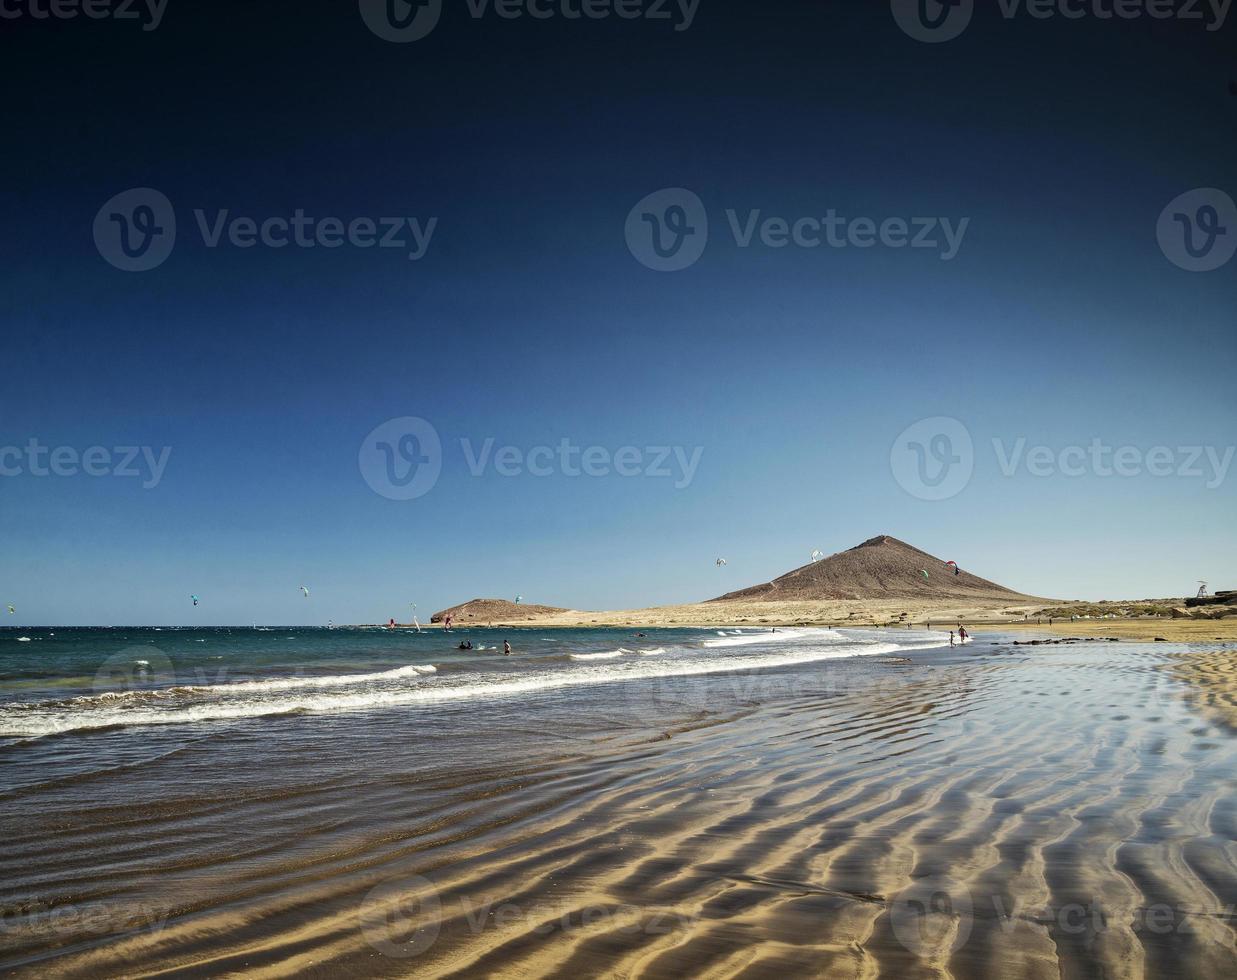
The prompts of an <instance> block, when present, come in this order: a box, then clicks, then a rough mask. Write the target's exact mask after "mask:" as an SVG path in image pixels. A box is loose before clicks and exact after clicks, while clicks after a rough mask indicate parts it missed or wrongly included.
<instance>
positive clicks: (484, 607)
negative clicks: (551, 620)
mask: <svg viewBox="0 0 1237 980" xmlns="http://www.w3.org/2000/svg"><path fill="white" fill-rule="evenodd" d="M561 612H567V610H566V609H561V608H559V607H558V606H538V605H535V604H530V605H526V604H524V603H522V602H511V601H510V600H509V599H472V600H470V601H469V602H462V603H460V604H459V605H458V606H451V607H450V608H449V609H441V610H439V611H438V612H436V613H434V615H432V616H431V617H430V622H431V623H441V622H443V621H444V620H445V619H446V618H447V617H448V616H450V617H451V619H452V621H453V623H455V624H456V625H459V626H488V625H490V624H491V623H493V624H503V623H516V622H520V621H522V620H528V619H535V618H537V617H538V616H550V615H553V614H555V613H561Z"/></svg>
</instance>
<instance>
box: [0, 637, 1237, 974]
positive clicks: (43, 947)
mask: <svg viewBox="0 0 1237 980" xmlns="http://www.w3.org/2000/svg"><path fill="white" fill-rule="evenodd" d="M1011 640H1012V638H998V640H997V642H996V643H994V644H991V645H990V644H987V643H984V642H982V641H981V642H977V643H975V644H973V645H971V646H969V647H967V648H964V649H962V650H957V651H944V652H936V651H931V652H926V653H915V654H912V655H911V656H909V657H908V658H905V662H904V661H902V660H900V659H894V658H888V659H886V660H884V661H883V662H873V663H871V664H865V665H863V670H862V672H860V671H859V670H855V671H852V672H851V675H847V674H845V673H839V672H838V670H837V668H836V667H833V666H820V667H818V668H815V669H816V670H818V672H819V673H820V679H819V680H820V682H819V683H804V682H799V681H797V682H796V683H795V684H793V685H789V686H788V685H786V684H783V683H778V684H770V683H764V684H761V683H755V682H753V681H752V680H751V679H749V680H748V681H746V682H745V685H746V686H745V687H743V689H742V690H741V691H740V693H739V695H738V696H733V692H734V690H735V689H734V687H733V685H732V686H731V687H730V688H727V689H723V688H721V687H718V686H716V685H718V684H720V683H722V679H721V678H719V677H717V676H716V675H715V676H714V677H713V678H711V679H709V683H710V684H712V685H715V686H714V687H712V688H709V689H708V690H706V692H705V697H704V698H703V699H701V698H700V697H699V692H698V691H697V693H696V694H695V695H693V698H692V701H691V704H692V705H698V704H704V705H705V708H704V710H701V711H698V712H696V713H695V716H694V718H693V719H689V720H688V721H687V722H686V723H684V724H682V725H679V726H677V727H675V728H673V729H666V730H664V731H659V732H654V733H650V732H649V731H648V730H646V729H645V728H644V727H643V726H642V725H641V724H637V723H634V722H632V723H629V724H625V723H624V721H623V719H627V718H632V717H634V716H635V715H637V714H639V709H640V705H639V704H636V703H633V702H628V701H623V700H621V699H619V700H616V702H615V705H614V717H613V718H610V719H604V721H605V722H606V725H608V726H609V731H610V733H609V734H608V735H607V736H606V737H605V738H604V739H601V740H594V741H587V740H584V739H582V740H581V741H580V743H579V746H578V748H579V750H578V751H572V752H567V753H560V754H558V755H556V756H555V757H543V756H538V755H537V754H536V753H535V752H533V753H528V754H525V753H523V752H522V751H521V749H522V747H523V746H525V745H526V744H527V745H535V744H536V742H537V734H538V733H537V732H536V731H533V732H522V731H519V730H513V731H512V732H511V733H510V735H509V745H510V751H509V754H504V753H496V752H494V751H493V750H492V749H487V750H485V752H484V753H481V754H480V755H479V754H478V753H473V752H469V751H466V750H460V751H458V753H456V754H455V755H454V756H453V758H451V759H449V760H447V761H448V762H449V763H450V764H449V765H445V766H444V767H442V768H438V769H418V770H417V771H410V772H397V771H396V768H397V767H395V765H394V761H393V760H392V761H389V762H388V765H387V767H386V768H385V769H383V768H381V767H379V768H378V771H376V772H375V771H374V767H375V765H376V764H377V761H378V760H374V759H371V758H367V757H366V755H365V750H364V746H363V745H362V744H358V745H356V746H355V747H351V748H348V747H344V746H341V747H340V751H341V752H347V751H351V752H353V753H354V754H355V761H356V770H357V773H356V778H355V779H353V780H352V781H351V782H349V781H343V782H342V783H335V782H331V781H324V782H323V783H322V784H321V785H317V786H315V785H304V786H299V787H295V788H287V787H280V788H278V789H274V788H272V789H271V790H270V792H267V793H264V792H261V791H258V790H254V791H252V792H250V793H247V794H238V795H236V796H235V797H234V798H231V799H221V798H209V799H208V798H200V799H196V800H195V802H193V803H192V804H191V805H190V804H186V803H184V802H183V801H182V802H178V801H177V800H175V799H171V798H169V799H168V800H167V801H165V803H164V804H163V805H162V806H155V805H147V806H144V807H142V808H141V809H138V810H134V809H128V808H121V807H112V808H106V809H105V808H101V807H96V806H92V805H91V804H90V803H89V792H88V789H87V790H86V792H85V793H84V794H83V792H82V789H81V788H77V789H67V788H65V787H59V788H49V789H47V790H46V791H45V792H46V794H47V796H48V798H49V800H52V799H55V798H56V796H57V794H60V795H61V796H62V797H63V795H64V794H65V793H66V792H75V793H78V794H79V796H80V798H81V799H82V800H83V803H82V806H81V807H80V810H79V812H76V813H73V814H70V813H67V812H64V811H60V812H59V815H58V817H57V819H56V820H55V821H53V822H52V823H50V825H47V826H25V827H17V826H10V825H6V826H5V828H4V830H5V833H6V841H7V845H8V846H7V847H6V854H5V856H4V857H2V858H0V873H2V874H3V875H4V877H5V879H6V880H8V881H9V883H10V884H9V885H8V886H7V887H6V892H9V891H10V890H11V891H13V893H14V894H21V895H23V896H25V898H24V901H25V902H26V903H27V904H29V903H31V902H34V901H35V898H34V896H36V895H38V896H42V900H43V901H44V902H46V903H47V904H48V907H47V908H46V909H42V910H40V909H34V910H31V909H27V910H26V911H25V912H24V913H22V912H21V911H20V910H19V909H18V908H17V907H18V906H19V905H20V902H21V901H23V899H18V898H15V897H9V896H6V902H5V905H6V915H5V922H6V923H7V929H6V931H5V934H4V937H3V946H0V963H4V964H6V965H7V966H8V967H9V968H10V969H11V970H14V971H15V972H16V973H17V974H18V975H29V976H35V975H37V976H44V977H46V976H66V977H67V976H73V977H85V976H104V975H118V974H123V975H125V976H134V977H136V976H153V975H196V976H207V975H209V976H239V975H242V974H244V975H246V976H272V977H274V976H288V975H293V974H297V975H306V976H321V977H328V976H330V977H337V976H358V977H359V976H411V975H416V976H450V977H486V976H525V977H534V976H562V977H580V976H612V977H636V976H642V977H658V978H661V977H665V978H679V977H684V976H704V977H752V978H755V977H787V976H791V977H800V976H804V977H806V976H814V977H815V976H825V977H897V978H907V977H951V976H952V977H958V978H977V980H978V978H990V977H1036V978H1038V977H1043V978H1049V977H1053V978H1055V977H1098V976H1105V977H1129V978H1137V977H1190V978H1197V977H1221V976H1231V975H1233V973H1234V971H1235V970H1237V936H1235V933H1234V918H1233V914H1232V913H1233V905H1234V903H1235V902H1237V853H1235V851H1234V845H1233V840H1234V838H1235V837H1237V791H1235V790H1237V787H1235V780H1234V773H1235V772H1237V766H1235V764H1237V738H1235V737H1234V735H1233V733H1232V732H1230V731H1229V730H1227V729H1226V728H1225V727H1224V726H1223V725H1222V724H1221V723H1220V721H1219V719H1217V718H1215V717H1214V716H1212V715H1210V714H1208V713H1207V711H1206V710H1205V709H1206V708H1207V705H1204V704H1200V703H1199V699H1198V696H1197V691H1198V690H1199V689H1200V688H1199V687H1198V686H1196V685H1195V684H1193V683H1186V682H1185V681H1184V680H1183V679H1182V678H1183V676H1185V675H1184V674H1183V673H1182V671H1183V670H1185V671H1186V672H1187V673H1188V672H1189V671H1191V670H1193V671H1201V672H1203V673H1207V674H1210V673H1219V672H1224V673H1229V672H1231V663H1232V661H1231V657H1232V654H1231V653H1221V652H1219V651H1203V653H1204V656H1203V657H1202V658H1199V656H1198V654H1199V651H1196V650H1194V651H1190V650H1185V649H1183V648H1181V647H1177V646H1174V645H1171V644H1146V645H1140V644H1132V643H1099V642H1096V643H1081V644H1074V645H1069V646H1064V645H1061V646H1051V647H1035V648H1027V647H1022V646H1014V645H1013V644H1012V642H1011ZM1191 664H1192V666H1190V665H1191ZM1183 665H1185V666H1184V667H1183ZM828 671H833V672H834V673H832V674H827V672H828ZM770 676H771V675H770ZM1230 676H1231V673H1230ZM723 690H725V691H727V692H728V694H729V695H730V696H728V697H726V698H723V697H722V692H723ZM723 701H725V704H724V705H723V704H722V702H723ZM1200 712H1201V713H1200ZM602 721H603V719H598V720H597V726H598V727H605V726H603V725H602V724H601V723H602ZM529 727H530V728H533V729H535V728H536V722H535V719H532V718H530V719H529ZM195 764H204V763H197V762H195V760H194V759H193V757H192V756H187V757H183V758H181V759H180V760H179V761H178V760H168V761H167V762H165V763H164V765H165V766H166V771H167V773H168V775H169V778H173V777H177V776H178V777H179V778H180V779H181V780H182V781H183V784H184V785H185V788H186V791H188V789H189V788H190V784H191V783H192V777H193V766H194V765H195ZM173 795H174V794H173ZM55 908H60V909H62V910H65V912H66V914H65V915H64V916H62V918H61V921H60V922H59V923H58V925H57V924H56V923H55V919H54V915H53V912H54V909H55ZM92 909H93V910H100V909H102V910H104V911H105V912H106V913H107V914H106V915H102V917H99V915H96V917H95V918H93V919H91V918H90V917H89V915H88V914H87V913H89V912H90V911H91V910H92ZM15 910H16V911H15ZM100 914H102V913H100ZM75 916H76V917H75Z"/></svg>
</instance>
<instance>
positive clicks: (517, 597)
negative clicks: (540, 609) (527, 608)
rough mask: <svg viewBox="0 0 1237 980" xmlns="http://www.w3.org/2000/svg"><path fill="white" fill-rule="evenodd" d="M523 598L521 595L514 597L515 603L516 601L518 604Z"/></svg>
mask: <svg viewBox="0 0 1237 980" xmlns="http://www.w3.org/2000/svg"><path fill="white" fill-rule="evenodd" d="M523 598H524V597H523V596H522V595H518V596H516V597H515V601H516V602H517V603H519V602H520V601H521V600H522V599H523Z"/></svg>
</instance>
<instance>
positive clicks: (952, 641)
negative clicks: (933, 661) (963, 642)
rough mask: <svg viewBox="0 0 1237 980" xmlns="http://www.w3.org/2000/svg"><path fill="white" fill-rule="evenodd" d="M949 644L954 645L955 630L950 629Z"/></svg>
mask: <svg viewBox="0 0 1237 980" xmlns="http://www.w3.org/2000/svg"><path fill="white" fill-rule="evenodd" d="M949 645H950V646H953V645H954V631H953V630H950V631H949Z"/></svg>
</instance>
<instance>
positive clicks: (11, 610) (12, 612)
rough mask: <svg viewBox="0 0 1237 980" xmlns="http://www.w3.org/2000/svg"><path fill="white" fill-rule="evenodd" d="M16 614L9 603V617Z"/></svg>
mask: <svg viewBox="0 0 1237 980" xmlns="http://www.w3.org/2000/svg"><path fill="white" fill-rule="evenodd" d="M16 612H17V610H16V609H14V608H13V605H12V603H10V604H9V615H10V616H12V615H14V614H16Z"/></svg>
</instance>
